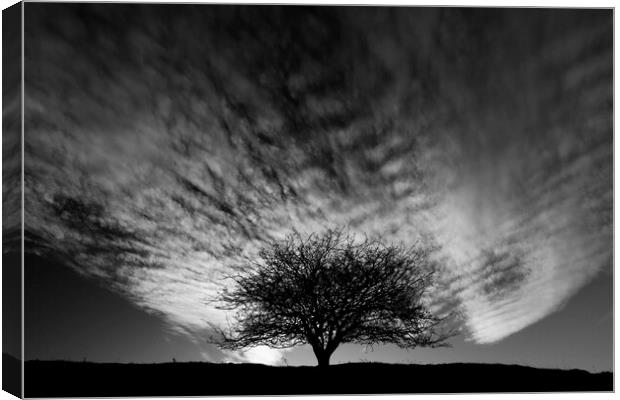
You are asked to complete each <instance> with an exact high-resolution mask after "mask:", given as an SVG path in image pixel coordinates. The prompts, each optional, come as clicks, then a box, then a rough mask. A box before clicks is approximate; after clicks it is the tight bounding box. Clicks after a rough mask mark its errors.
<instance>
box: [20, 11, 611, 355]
mask: <svg viewBox="0 0 620 400" xmlns="http://www.w3.org/2000/svg"><path fill="white" fill-rule="evenodd" d="M26 10H27V12H26V18H27V22H30V23H27V24H26V48H25V52H26V70H25V74H26V75H25V76H26V78H25V79H26V99H25V103H26V112H27V118H26V126H25V132H26V133H25V142H26V158H25V167H26V178H25V179H26V221H25V223H26V229H27V233H28V236H29V241H28V247H29V250H30V251H35V252H40V253H45V254H54V255H55V256H57V257H62V258H63V259H65V260H66V262H68V263H70V265H71V266H72V267H73V268H74V269H76V270H77V271H78V272H80V273H83V274H85V275H87V276H90V277H92V278H94V279H100V280H102V281H104V282H106V284H107V285H108V286H109V287H111V288H113V289H114V290H116V291H118V292H120V293H122V294H123V295H125V296H128V297H129V298H130V299H132V300H133V301H134V302H135V303H136V304H137V305H139V306H141V307H142V308H144V309H146V310H148V311H150V312H153V313H157V314H158V315H161V316H162V317H163V318H165V319H166V320H167V321H168V322H169V324H170V326H171V327H172V328H173V329H176V330H177V331H180V332H182V333H184V334H186V335H190V336H193V337H195V338H199V337H200V335H204V332H205V329H206V328H207V327H208V326H209V324H210V323H214V324H224V323H226V322H227V319H229V318H230V316H229V315H226V314H225V313H224V312H223V311H221V310H218V309H216V308H214V307H212V306H210V305H209V303H208V302H209V300H210V299H212V297H213V296H214V295H215V293H217V291H218V290H219V289H220V288H221V286H222V285H223V284H225V283H223V282H225V281H223V280H222V276H223V274H225V273H226V272H227V271H229V269H230V268H231V267H232V266H235V265H239V264H243V263H244V262H247V260H250V259H252V257H253V256H254V255H255V254H256V252H257V251H258V249H259V248H260V247H261V246H262V245H264V243H265V242H267V241H269V240H273V239H278V238H282V237H283V236H284V235H286V234H287V233H290V232H291V231H293V230H297V231H300V232H302V233H304V232H305V233H309V232H314V231H319V230H323V229H326V228H328V227H334V226H340V225H346V226H348V227H349V229H351V230H352V231H353V232H359V233H360V234H371V235H372V234H376V235H381V236H382V237H383V238H384V239H385V240H387V241H393V242H404V243H412V242H413V241H415V240H416V239H419V238H424V240H431V241H432V242H433V243H435V244H436V245H438V247H439V249H440V250H439V252H438V254H437V257H438V258H439V259H441V260H442V262H443V264H444V266H445V267H444V268H443V270H442V275H441V277H440V278H441V279H440V282H438V283H439V285H438V288H440V289H438V294H439V297H438V298H439V300H438V301H437V302H438V306H441V304H444V306H445V305H449V307H456V308H457V309H459V310H460V311H461V312H462V314H463V321H462V323H463V327H464V328H465V329H466V331H467V333H468V335H469V337H470V338H471V339H472V340H474V341H476V342H478V343H491V342H495V341H497V340H501V339H502V338H504V337H506V336H507V335H510V334H512V333H514V332H517V331H519V330H521V329H523V328H525V327H527V326H528V325H530V324H532V323H534V322H536V321H538V320H540V319H541V318H544V317H545V316H547V315H549V314H550V313H552V312H554V311H555V310H557V309H559V308H560V307H561V306H562V305H563V304H564V302H566V301H567V299H569V298H570V297H571V296H572V295H573V294H574V293H575V292H576V291H577V290H579V288H580V287H582V286H583V285H584V284H586V283H587V282H588V281H589V280H591V279H592V278H593V277H594V276H596V275H597V274H598V273H600V271H601V270H603V269H605V268H610V266H611V252H612V246H611V243H612V225H611V224H612V195H613V194H612V183H611V182H612V181H611V177H612V167H611V166H612V156H613V155H612V149H611V143H612V125H611V121H612V119H611V118H612V113H611V107H612V89H611V79H612V47H611V43H612V39H611V32H612V17H611V14H610V13H608V12H605V11H585V10H582V11H575V12H572V11H565V10H493V11H489V10H459V9H423V8H407V9H392V10H390V9H370V8H355V7H353V8H334V7H330V8H306V7H247V6H246V7H242V6H240V7H232V6H230V7H229V6H226V7H223V6H190V5H183V6H180V5H178V6H164V5H158V6H155V5H152V6H146V5H94V4H93V5H87V6H78V5H68V4H64V5H47V4H29V5H27V7H26ZM455 299H456V300H457V301H456V302H454V300H455ZM196 340H198V339H196ZM210 357H214V356H210ZM217 357H220V359H223V358H225V356H221V355H220V356H217ZM228 357H232V358H229V359H233V358H234V357H237V358H238V359H239V360H240V358H239V357H245V358H244V359H250V360H258V361H265V362H270V363H273V362H277V360H278V359H279V357H278V356H277V354H271V353H270V352H266V351H262V350H254V351H253V352H252V351H250V352H248V353H247V354H246V355H245V356H243V355H233V356H228Z"/></svg>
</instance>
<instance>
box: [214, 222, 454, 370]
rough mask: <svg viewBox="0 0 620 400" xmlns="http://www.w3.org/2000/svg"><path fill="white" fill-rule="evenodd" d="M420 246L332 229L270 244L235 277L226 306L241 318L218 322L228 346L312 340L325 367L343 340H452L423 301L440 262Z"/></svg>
mask: <svg viewBox="0 0 620 400" xmlns="http://www.w3.org/2000/svg"><path fill="white" fill-rule="evenodd" d="M429 256H430V253H429V251H428V250H427V249H424V248H422V247H420V246H414V247H412V248H408V249H407V248H404V247H402V246H388V245H385V244H383V243H381V242H380V241H379V240H376V239H368V238H366V239H365V240H363V241H361V242H359V241H358V242H356V241H355V240H354V239H353V237H352V236H351V235H349V234H346V233H344V232H343V231H338V230H328V231H326V232H325V233H323V234H321V235H316V234H313V235H310V236H309V237H307V238H305V239H303V238H302V237H301V236H300V235H298V234H296V235H291V236H289V237H287V238H286V239H285V240H284V241H281V242H274V243H272V244H271V245H269V246H268V247H266V248H264V249H262V250H261V251H260V253H259V259H258V261H257V262H255V263H253V264H252V265H250V266H248V267H246V268H244V269H242V270H241V271H240V272H238V273H236V274H235V275H233V276H231V278H232V279H233V280H234V284H233V285H232V287H231V288H228V289H225V290H224V291H223V292H222V293H221V298H220V300H221V301H222V303H221V304H220V305H219V307H220V308H222V309H227V310H231V311H232V310H234V311H236V316H235V317H236V320H237V323H236V324H234V325H232V326H231V327H228V329H227V330H224V329H221V328H217V329H218V332H219V334H220V336H219V338H218V339H217V340H216V343H218V345H219V346H220V347H221V348H224V349H241V348H245V347H253V346H259V345H267V346H270V347H274V348H286V347H292V346H295V345H300V344H309V345H310V346H312V349H313V351H314V354H315V355H316V358H317V361H318V365H319V366H327V365H329V359H330V357H331V355H332V353H333V352H334V350H336V348H337V347H338V346H339V345H340V344H342V343H360V344H365V345H369V346H372V345H374V344H379V343H394V344H396V345H398V346H400V347H402V348H414V347H418V346H430V347H437V346H444V345H446V342H445V341H446V339H447V338H448V337H449V336H451V333H444V332H441V330H440V329H439V326H440V324H441V323H442V321H443V318H439V317H437V316H435V315H433V314H432V313H431V312H430V311H429V310H428V308H427V307H426V306H425V305H424V303H423V299H422V298H423V296H424V295H425V293H426V292H427V290H428V288H429V287H430V285H431V283H432V279H431V278H432V276H433V274H434V271H435V264H434V263H433V262H432V261H431V260H430V257H429Z"/></svg>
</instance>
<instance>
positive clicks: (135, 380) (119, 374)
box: [25, 361, 613, 397]
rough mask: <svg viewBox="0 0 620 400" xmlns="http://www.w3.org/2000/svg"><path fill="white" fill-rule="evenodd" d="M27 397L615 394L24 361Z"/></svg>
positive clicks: (597, 379) (455, 373)
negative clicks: (463, 393)
mask: <svg viewBox="0 0 620 400" xmlns="http://www.w3.org/2000/svg"><path fill="white" fill-rule="evenodd" d="M25 379H26V380H25V392H26V397H56V396H77V397H89V396H138V395H140V396H172V395H175V396H190V395H191V396H199V395H203V396H206V395H250V394H252V395H281V394H362V393H375V394H381V393H455V392H545V391H612V390H613V374H612V373H611V372H604V373H598V374H591V373H589V372H586V371H582V370H555V369H537V368H530V367H522V366H516V365H502V364H442V365H403V364H381V363H363V364H340V365H333V366H330V367H328V368H327V369H326V370H319V369H318V368H317V367H269V366H264V365H258V364H211V363H198V362H193V363H165V364H99V363H90V362H67V361H27V362H26V364H25Z"/></svg>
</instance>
